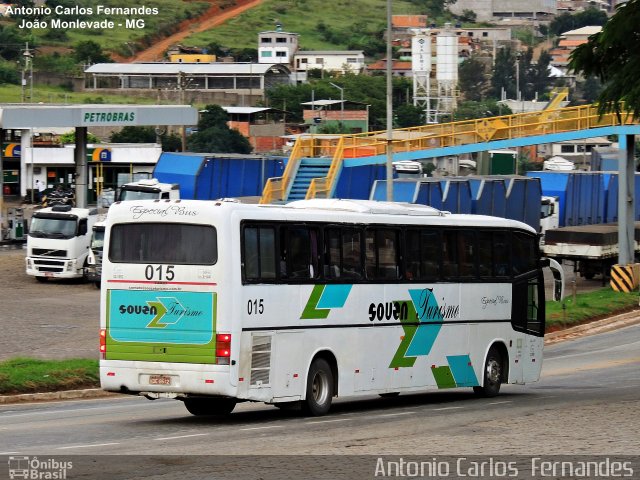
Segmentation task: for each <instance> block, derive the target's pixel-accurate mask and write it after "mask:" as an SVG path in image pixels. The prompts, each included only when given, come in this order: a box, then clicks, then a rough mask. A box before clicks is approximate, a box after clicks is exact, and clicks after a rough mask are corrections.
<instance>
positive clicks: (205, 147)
mask: <svg viewBox="0 0 640 480" xmlns="http://www.w3.org/2000/svg"><path fill="white" fill-rule="evenodd" d="M227 120H228V115H227V112H226V111H225V110H224V109H223V108H222V107H220V106H219V105H207V106H206V107H205V108H204V112H203V113H202V115H201V116H200V120H199V121H198V132H197V133H194V134H193V135H191V136H190V137H189V138H188V140H187V142H188V143H187V145H188V147H189V150H191V151H192V152H202V153H251V150H252V147H251V144H250V143H249V140H247V139H246V137H244V136H243V135H242V134H241V133H240V132H238V131H237V130H233V129H231V128H229V126H228V125H227Z"/></svg>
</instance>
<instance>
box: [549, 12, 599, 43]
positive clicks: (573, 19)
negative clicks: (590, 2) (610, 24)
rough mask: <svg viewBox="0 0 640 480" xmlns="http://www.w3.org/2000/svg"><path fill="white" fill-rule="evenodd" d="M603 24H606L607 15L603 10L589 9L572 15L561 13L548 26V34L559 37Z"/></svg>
mask: <svg viewBox="0 0 640 480" xmlns="http://www.w3.org/2000/svg"><path fill="white" fill-rule="evenodd" d="M605 23H607V13H606V12H605V11H604V10H600V9H598V8H595V7H590V8H587V9H586V10H584V11H582V12H578V13H576V14H574V15H571V14H570V13H563V14H561V15H558V16H556V18H554V19H553V20H551V23H550V24H549V33H551V34H552V35H555V36H559V35H562V34H563V33H565V32H568V31H570V30H575V29H577V28H581V27H586V26H592V25H604V24H605Z"/></svg>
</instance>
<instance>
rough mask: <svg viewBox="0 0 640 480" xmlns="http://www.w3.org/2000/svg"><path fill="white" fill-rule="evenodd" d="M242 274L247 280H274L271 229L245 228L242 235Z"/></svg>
mask: <svg viewBox="0 0 640 480" xmlns="http://www.w3.org/2000/svg"><path fill="white" fill-rule="evenodd" d="M243 241H244V251H243V257H244V264H243V274H244V278H245V279H247V280H273V279H275V278H276V265H275V260H276V257H275V231H274V229H273V228H271V227H246V228H245V229H244V234H243Z"/></svg>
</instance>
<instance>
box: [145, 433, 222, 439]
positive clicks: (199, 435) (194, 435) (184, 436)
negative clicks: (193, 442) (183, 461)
mask: <svg viewBox="0 0 640 480" xmlns="http://www.w3.org/2000/svg"><path fill="white" fill-rule="evenodd" d="M204 435H209V434H208V433H192V434H191V435H177V436H175V437H160V438H154V440H176V439H178V438H189V437H202V436H204Z"/></svg>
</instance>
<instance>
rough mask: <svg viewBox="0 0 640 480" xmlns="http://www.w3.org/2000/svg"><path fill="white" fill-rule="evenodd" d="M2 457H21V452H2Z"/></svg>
mask: <svg viewBox="0 0 640 480" xmlns="http://www.w3.org/2000/svg"><path fill="white" fill-rule="evenodd" d="M0 455H20V452H0Z"/></svg>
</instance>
